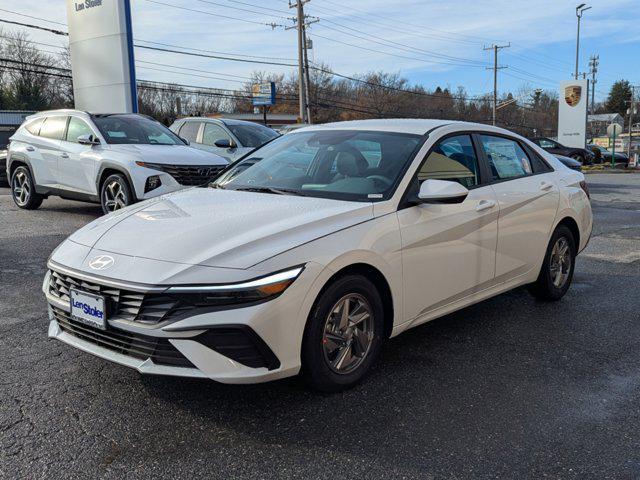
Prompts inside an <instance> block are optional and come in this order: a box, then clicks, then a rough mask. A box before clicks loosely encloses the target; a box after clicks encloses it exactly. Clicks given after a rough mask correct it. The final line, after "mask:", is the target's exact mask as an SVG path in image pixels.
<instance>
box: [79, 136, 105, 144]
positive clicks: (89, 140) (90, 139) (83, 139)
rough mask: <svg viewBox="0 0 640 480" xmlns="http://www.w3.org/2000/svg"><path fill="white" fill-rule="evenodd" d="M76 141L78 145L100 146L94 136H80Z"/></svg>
mask: <svg viewBox="0 0 640 480" xmlns="http://www.w3.org/2000/svg"><path fill="white" fill-rule="evenodd" d="M77 140H78V143H79V144H80V145H100V140H99V139H98V138H96V137H95V136H94V135H80V136H79V137H78V138H77Z"/></svg>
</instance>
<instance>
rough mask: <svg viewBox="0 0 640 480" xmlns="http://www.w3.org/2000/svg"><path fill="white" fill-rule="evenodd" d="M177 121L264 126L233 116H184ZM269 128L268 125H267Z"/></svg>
mask: <svg viewBox="0 0 640 480" xmlns="http://www.w3.org/2000/svg"><path fill="white" fill-rule="evenodd" d="M179 121H184V122H211V123H223V124H225V125H252V126H253V125H259V126H261V127H264V126H265V125H262V124H261V123H256V122H249V121H247V120H236V119H235V118H224V117H219V118H211V117H184V118H180V119H179ZM267 128H269V127H267Z"/></svg>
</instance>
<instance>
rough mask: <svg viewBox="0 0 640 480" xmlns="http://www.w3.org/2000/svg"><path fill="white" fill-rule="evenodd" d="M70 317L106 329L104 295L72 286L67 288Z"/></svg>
mask: <svg viewBox="0 0 640 480" xmlns="http://www.w3.org/2000/svg"><path fill="white" fill-rule="evenodd" d="M69 298H70V302H69V303H70V304H71V318H73V319H74V320H77V321H78V322H82V323H84V324H87V325H91V326H92V327H97V328H100V329H102V330H106V329H107V315H106V312H105V311H104V297H103V296H101V295H94V294H93V293H87V292H83V291H80V290H76V289H75V288H72V289H70V290H69Z"/></svg>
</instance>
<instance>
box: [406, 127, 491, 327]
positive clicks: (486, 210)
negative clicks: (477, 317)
mask: <svg viewBox="0 0 640 480" xmlns="http://www.w3.org/2000/svg"><path fill="white" fill-rule="evenodd" d="M427 179H437V180H449V181H454V182H459V183H461V184H462V185H464V186H465V187H466V188H468V189H469V195H468V196H467V198H465V199H464V201H462V202H460V203H441V204H428V203H420V204H418V205H413V206H409V207H406V208H401V209H400V210H399V211H398V221H399V224H400V233H401V237H402V268H403V272H404V273H403V277H404V278H403V282H404V305H405V312H406V315H407V318H408V319H417V321H418V322H420V317H421V316H423V315H426V314H428V313H429V312H431V311H434V310H436V309H438V308H441V307H444V306H446V305H448V304H450V303H453V302H455V301H458V300H461V299H463V298H464V297H467V296H469V295H472V294H474V293H476V292H478V291H480V290H483V289H485V288H488V287H490V286H491V285H492V284H493V281H494V270H495V259H496V243H497V238H498V205H497V201H496V196H495V193H494V191H493V189H492V188H491V186H490V185H488V184H486V183H485V181H484V178H483V174H482V172H481V169H480V168H479V161H478V154H477V151H476V148H475V147H474V144H473V142H472V136H471V135H470V134H455V135H452V136H448V137H446V138H445V139H443V140H440V141H439V142H438V143H437V144H436V145H435V146H434V147H433V148H432V149H431V150H430V152H429V154H428V155H427V158H426V160H425V161H424V162H423V164H422V165H421V167H420V169H419V170H418V172H417V178H415V179H414V181H413V186H412V188H413V189H414V191H415V193H414V194H415V195H417V191H418V189H419V184H420V183H422V182H423V181H424V180H427Z"/></svg>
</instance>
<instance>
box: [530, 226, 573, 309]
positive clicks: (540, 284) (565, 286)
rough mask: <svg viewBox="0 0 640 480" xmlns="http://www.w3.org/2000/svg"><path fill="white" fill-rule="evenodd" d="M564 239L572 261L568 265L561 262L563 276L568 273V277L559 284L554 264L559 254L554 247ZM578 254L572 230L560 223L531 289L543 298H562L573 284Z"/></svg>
mask: <svg viewBox="0 0 640 480" xmlns="http://www.w3.org/2000/svg"><path fill="white" fill-rule="evenodd" d="M562 239H564V241H566V244H567V246H568V255H569V257H568V258H569V260H570V262H571V263H570V265H566V263H562V264H561V266H560V271H561V272H562V276H564V275H566V278H564V280H562V282H561V284H560V285H558V277H557V274H556V272H557V271H558V269H557V268H555V269H554V266H553V264H554V263H555V261H554V260H555V259H557V258H558V256H557V255H554V248H555V247H556V245H557V244H559V242H560V244H561V242H562ZM576 255H577V249H576V243H575V239H574V238H573V234H572V233H571V230H569V229H568V228H567V227H566V226H564V225H559V226H558V227H557V228H556V229H555V231H554V232H553V235H551V240H550V241H549V246H548V247H547V252H546V254H545V256H544V261H543V263H542V268H541V269H540V274H539V275H538V279H537V280H536V282H535V283H532V284H531V285H530V286H529V291H530V292H531V293H532V294H533V295H534V296H535V297H537V298H539V299H541V300H546V301H557V300H560V299H561V298H562V297H563V296H564V295H565V293H567V290H569V287H570V286H571V280H572V279H573V271H574V269H575V265H576ZM554 256H555V259H554Z"/></svg>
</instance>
